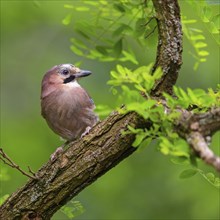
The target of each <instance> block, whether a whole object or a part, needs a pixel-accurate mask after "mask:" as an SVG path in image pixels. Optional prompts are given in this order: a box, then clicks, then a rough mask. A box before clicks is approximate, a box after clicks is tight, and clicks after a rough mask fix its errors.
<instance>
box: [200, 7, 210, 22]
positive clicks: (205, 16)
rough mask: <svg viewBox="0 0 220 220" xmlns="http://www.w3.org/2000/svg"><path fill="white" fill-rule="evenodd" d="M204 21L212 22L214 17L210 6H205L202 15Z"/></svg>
mask: <svg viewBox="0 0 220 220" xmlns="http://www.w3.org/2000/svg"><path fill="white" fill-rule="evenodd" d="M201 17H202V21H203V22H205V23H207V22H209V21H210V18H211V17H212V10H211V8H210V7H209V6H205V7H204V8H203V10H202V13H201Z"/></svg>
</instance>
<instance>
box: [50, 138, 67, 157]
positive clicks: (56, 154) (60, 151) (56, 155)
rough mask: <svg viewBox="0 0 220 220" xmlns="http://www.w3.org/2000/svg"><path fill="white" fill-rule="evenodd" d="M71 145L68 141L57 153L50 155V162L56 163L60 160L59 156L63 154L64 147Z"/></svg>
mask: <svg viewBox="0 0 220 220" xmlns="http://www.w3.org/2000/svg"><path fill="white" fill-rule="evenodd" d="M69 143H70V141H66V142H65V143H64V144H62V145H61V146H60V147H58V148H57V149H56V150H55V152H54V153H52V154H51V155H50V160H51V161H55V160H56V159H57V158H58V156H59V155H60V154H61V153H62V152H63V149H64V147H65V146H67V145H68V144H69Z"/></svg>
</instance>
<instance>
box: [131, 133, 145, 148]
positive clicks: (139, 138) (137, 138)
mask: <svg viewBox="0 0 220 220" xmlns="http://www.w3.org/2000/svg"><path fill="white" fill-rule="evenodd" d="M146 136H147V134H146V133H144V132H142V133H139V134H136V136H135V140H134V142H133V143H132V146H133V147H138V146H139V145H140V144H141V143H142V141H143V140H144V139H145V138H146Z"/></svg>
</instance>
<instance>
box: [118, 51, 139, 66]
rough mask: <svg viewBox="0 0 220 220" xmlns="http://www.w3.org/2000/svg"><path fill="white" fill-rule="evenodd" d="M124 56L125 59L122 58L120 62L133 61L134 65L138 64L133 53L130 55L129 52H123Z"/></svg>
mask: <svg viewBox="0 0 220 220" xmlns="http://www.w3.org/2000/svg"><path fill="white" fill-rule="evenodd" d="M122 54H123V55H124V57H122V58H120V59H119V60H120V61H131V62H132V63H134V64H138V61H137V60H136V57H135V55H134V54H133V53H129V52H128V51H125V50H123V51H122Z"/></svg>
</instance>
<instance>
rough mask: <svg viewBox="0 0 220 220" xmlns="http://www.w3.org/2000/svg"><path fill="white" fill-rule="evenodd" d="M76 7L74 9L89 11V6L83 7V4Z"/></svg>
mask: <svg viewBox="0 0 220 220" xmlns="http://www.w3.org/2000/svg"><path fill="white" fill-rule="evenodd" d="M75 9H76V11H81V12H82V11H89V10H90V8H89V7H85V6H81V7H76V8H75Z"/></svg>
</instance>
